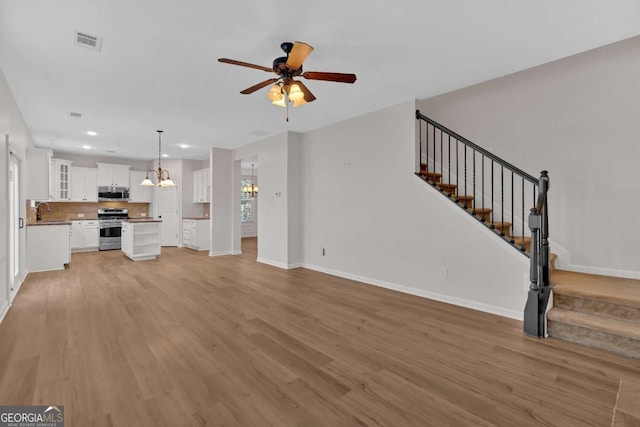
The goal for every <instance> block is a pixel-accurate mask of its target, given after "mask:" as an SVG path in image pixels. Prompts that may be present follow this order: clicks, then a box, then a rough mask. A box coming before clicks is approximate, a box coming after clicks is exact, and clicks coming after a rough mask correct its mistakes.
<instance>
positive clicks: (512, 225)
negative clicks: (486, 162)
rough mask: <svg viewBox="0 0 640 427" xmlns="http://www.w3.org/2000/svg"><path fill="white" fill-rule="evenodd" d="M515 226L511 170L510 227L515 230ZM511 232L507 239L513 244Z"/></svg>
mask: <svg viewBox="0 0 640 427" xmlns="http://www.w3.org/2000/svg"><path fill="white" fill-rule="evenodd" d="M515 226H516V221H515V219H514V217H513V171H511V227H512V230H514V232H515ZM513 234H514V233H511V238H510V239H509V241H510V242H511V243H512V244H513V242H515V240H514V239H513Z"/></svg>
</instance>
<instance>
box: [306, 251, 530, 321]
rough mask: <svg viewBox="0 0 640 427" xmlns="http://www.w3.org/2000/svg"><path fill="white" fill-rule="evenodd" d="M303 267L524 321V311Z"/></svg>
mask: <svg viewBox="0 0 640 427" xmlns="http://www.w3.org/2000/svg"><path fill="white" fill-rule="evenodd" d="M302 267H304V268H307V269H309V270H314V271H319V272H321V273H326V274H330V275H332V276H338V277H343V278H345V279H349V280H355V281H357V282H362V283H366V284H368V285H373V286H379V287H381V288H386V289H391V290H392V291H398V292H402V293H405V294H410V295H415V296H418V297H422V298H427V299H431V300H434V301H440V302H445V303H448V304H453V305H457V306H461V307H466V308H470V309H473V310H478V311H483V312H486V313H491V314H496V315H498V316H502V317H508V318H510V319H515V320H520V321H522V316H523V313H524V309H523V311H515V310H509V309H506V308H503V307H498V306H495V305H489V304H484V303H481V302H477V301H471V300H467V299H464V298H458V297H454V296H451V295H443V294H439V293H436V292H430V291H425V290H422V289H416V288H410V287H408V286H403V285H398V284H396V283H389V282H385V281H382V280H377V279H372V278H370V277H364V276H358V275H356V274H351V273H345V272H342V271H336V270H332V269H329V268H324V267H319V266H317V265H310V264H304V263H303V265H302Z"/></svg>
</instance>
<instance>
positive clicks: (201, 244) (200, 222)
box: [182, 218, 211, 251]
mask: <svg viewBox="0 0 640 427" xmlns="http://www.w3.org/2000/svg"><path fill="white" fill-rule="evenodd" d="M209 221H210V220H209V218H198V219H193V218H190V219H183V220H182V245H183V246H185V247H187V248H190V249H195V250H196V251H208V250H209V248H210V246H211V245H210V244H209V242H210V236H209V230H210V223H209Z"/></svg>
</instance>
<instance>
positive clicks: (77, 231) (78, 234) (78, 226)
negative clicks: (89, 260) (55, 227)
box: [71, 221, 84, 252]
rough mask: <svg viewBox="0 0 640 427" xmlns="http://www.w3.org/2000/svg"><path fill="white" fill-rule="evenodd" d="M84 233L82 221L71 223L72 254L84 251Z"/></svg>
mask: <svg viewBox="0 0 640 427" xmlns="http://www.w3.org/2000/svg"><path fill="white" fill-rule="evenodd" d="M82 233H83V230H82V221H71V252H75V251H77V250H79V249H82V246H83V245H84V243H83V237H82Z"/></svg>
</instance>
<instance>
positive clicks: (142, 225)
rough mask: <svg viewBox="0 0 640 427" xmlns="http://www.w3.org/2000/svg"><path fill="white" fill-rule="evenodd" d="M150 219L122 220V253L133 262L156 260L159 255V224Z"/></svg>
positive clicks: (158, 221)
mask: <svg viewBox="0 0 640 427" xmlns="http://www.w3.org/2000/svg"><path fill="white" fill-rule="evenodd" d="M161 222H162V220H159V219H150V218H129V219H123V220H122V252H124V254H125V255H126V256H127V257H129V258H130V259H132V260H134V261H144V260H150V259H156V257H157V256H158V255H160V223H161Z"/></svg>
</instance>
